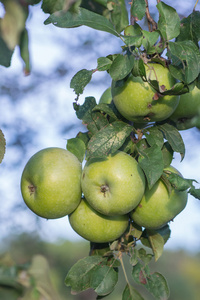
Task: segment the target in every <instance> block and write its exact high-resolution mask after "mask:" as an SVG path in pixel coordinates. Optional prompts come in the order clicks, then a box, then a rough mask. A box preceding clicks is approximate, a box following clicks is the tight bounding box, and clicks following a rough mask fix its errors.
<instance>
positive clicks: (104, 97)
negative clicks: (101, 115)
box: [99, 87, 112, 104]
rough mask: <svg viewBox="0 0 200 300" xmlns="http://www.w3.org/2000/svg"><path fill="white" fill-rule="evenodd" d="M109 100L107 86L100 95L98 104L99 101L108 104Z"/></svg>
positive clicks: (109, 89) (109, 93) (109, 92)
mask: <svg viewBox="0 0 200 300" xmlns="http://www.w3.org/2000/svg"><path fill="white" fill-rule="evenodd" d="M111 101H112V95H111V87H109V88H107V89H106V90H105V91H104V92H103V94H102V95H101V97H100V99H99V104H100V103H105V104H110V103H111Z"/></svg>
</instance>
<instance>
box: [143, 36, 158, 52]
mask: <svg viewBox="0 0 200 300" xmlns="http://www.w3.org/2000/svg"><path fill="white" fill-rule="evenodd" d="M142 34H143V41H142V44H143V46H144V48H145V49H146V52H147V54H153V53H155V52H156V48H155V46H154V44H155V43H156V42H157V40H158V38H159V36H160V35H159V33H158V32H157V31H152V32H151V31H146V30H143V31H142Z"/></svg>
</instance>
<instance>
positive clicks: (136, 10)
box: [131, 0, 146, 21]
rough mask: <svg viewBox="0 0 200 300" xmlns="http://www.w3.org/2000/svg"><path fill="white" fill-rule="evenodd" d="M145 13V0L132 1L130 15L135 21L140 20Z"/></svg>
mask: <svg viewBox="0 0 200 300" xmlns="http://www.w3.org/2000/svg"><path fill="white" fill-rule="evenodd" d="M145 12H146V2H145V0H133V1H132V4H131V15H132V16H133V17H134V19H135V21H138V20H142V18H143V17H144V16H145Z"/></svg>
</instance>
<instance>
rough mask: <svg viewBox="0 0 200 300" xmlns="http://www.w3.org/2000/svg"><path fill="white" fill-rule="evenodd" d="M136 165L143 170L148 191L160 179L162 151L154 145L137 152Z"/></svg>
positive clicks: (162, 167)
mask: <svg viewBox="0 0 200 300" xmlns="http://www.w3.org/2000/svg"><path fill="white" fill-rule="evenodd" d="M139 155H140V156H139V159H138V163H139V165H140V167H141V168H142V169H143V171H144V173H145V175H146V178H147V182H148V186H149V189H151V188H152V186H153V185H154V184H155V183H156V181H157V180H158V179H159V178H160V177H161V175H162V173H163V169H164V163H163V156H162V151H161V149H160V147H159V146H157V145H154V146H152V147H150V148H146V149H143V150H141V149H140V150H139Z"/></svg>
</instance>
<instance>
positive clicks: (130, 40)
mask: <svg viewBox="0 0 200 300" xmlns="http://www.w3.org/2000/svg"><path fill="white" fill-rule="evenodd" d="M123 40H124V42H125V44H126V45H127V46H129V47H130V46H135V47H138V48H139V47H140V46H141V45H142V40H143V34H142V28H141V27H140V26H139V25H138V24H137V23H135V24H134V25H129V26H127V27H126V28H125V30H124V36H123Z"/></svg>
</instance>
